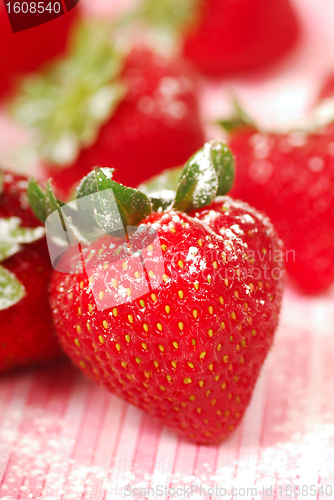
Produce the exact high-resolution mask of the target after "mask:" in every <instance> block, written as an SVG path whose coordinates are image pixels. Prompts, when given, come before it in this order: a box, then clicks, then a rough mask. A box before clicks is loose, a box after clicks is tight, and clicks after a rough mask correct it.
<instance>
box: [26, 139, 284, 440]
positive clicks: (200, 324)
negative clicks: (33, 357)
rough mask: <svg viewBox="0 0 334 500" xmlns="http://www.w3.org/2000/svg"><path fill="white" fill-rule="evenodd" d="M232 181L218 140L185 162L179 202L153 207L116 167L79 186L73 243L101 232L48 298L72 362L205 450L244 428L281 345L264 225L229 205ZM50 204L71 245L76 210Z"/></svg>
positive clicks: (36, 203)
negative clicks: (274, 349) (267, 365)
mask: <svg viewBox="0 0 334 500" xmlns="http://www.w3.org/2000/svg"><path fill="white" fill-rule="evenodd" d="M233 175H234V174H233V157H232V155H231V153H230V151H229V150H228V148H227V147H226V146H225V145H224V144H222V143H219V142H211V143H207V144H205V146H204V147H203V149H201V150H200V151H198V152H197V153H196V154H195V155H194V156H193V157H192V158H191V159H190V160H189V161H188V162H187V164H186V166H185V169H184V172H183V174H182V177H181V179H180V183H179V185H178V187H177V191H176V193H175V192H172V191H166V190H165V191H163V192H162V193H151V194H150V195H149V196H150V198H149V197H148V196H146V195H144V194H143V193H141V192H140V191H137V190H134V189H130V188H126V187H124V186H122V185H119V184H117V183H116V182H114V181H113V180H112V179H111V170H110V169H95V171H93V172H92V173H90V174H89V175H88V176H87V177H86V178H84V180H83V181H82V183H81V184H80V186H79V189H78V191H77V200H76V202H75V203H76V210H74V212H73V214H76V215H77V214H78V213H80V211H82V213H83V224H82V228H80V224H78V225H77V230H76V234H78V232H79V233H80V231H81V234H84V232H85V234H86V235H87V234H88V232H87V227H86V226H85V224H86V223H87V221H88V220H89V218H91V220H92V221H93V219H94V217H93V214H95V224H96V223H97V224H98V225H99V228H100V235H99V236H98V237H97V238H96V239H94V240H93V241H91V242H86V244H85V243H80V245H79V248H80V251H75V252H74V253H73V249H74V248H75V247H72V252H70V254H69V256H68V257H66V253H65V254H63V257H62V259H61V260H59V259H58V261H57V262H58V264H57V266H56V267H57V269H58V270H57V271H55V272H54V274H53V277H52V282H51V288H50V297H51V307H52V311H53V317H54V323H55V327H56V330H57V333H58V336H59V339H60V341H61V343H62V346H63V348H64V349H65V351H66V352H67V354H68V355H69V356H70V358H71V359H72V360H73V361H74V363H75V364H76V365H77V366H78V367H79V368H80V369H81V370H82V371H83V372H84V373H85V374H86V375H88V376H89V377H90V378H91V379H92V380H94V381H95V382H97V383H98V384H100V385H102V386H103V387H105V388H106V389H108V390H110V391H112V392H113V393H114V394H116V395H118V396H119V397H121V398H124V399H125V400H126V401H128V402H130V403H132V404H134V405H136V406H138V407H139V408H142V409H143V410H144V411H146V412H148V413H149V414H150V415H152V416H153V417H156V418H158V419H159V420H160V421H161V422H162V423H164V424H166V425H167V426H169V427H171V428H172V429H174V430H175V431H176V432H178V433H179V434H180V435H181V436H184V437H186V438H188V439H191V440H192V441H195V442H198V443H213V442H216V441H219V440H221V439H223V438H224V437H225V436H227V435H228V434H229V433H230V432H231V431H232V430H233V429H234V428H235V427H236V426H237V425H238V423H239V421H240V419H241V417H242V415H243V413H244V411H245V409H246V407H247V405H248V403H249V401H250V398H251V394H252V391H253V389H254V385H255V382H256V380H257V378H258V375H259V372H260V369H261V366H262V364H263V361H264V359H265V357H266V355H267V353H268V350H269V348H270V346H271V345H272V341H273V336H274V332H275V329H276V326H277V323H278V316H279V310H280V304H281V297H282V292H283V288H284V270H283V269H284V264H283V262H282V259H280V254H281V253H282V248H281V243H280V241H279V240H278V238H277V236H276V233H275V230H274V228H273V226H272V225H271V223H270V221H269V219H268V218H267V217H265V216H263V215H261V214H260V213H258V212H257V211H256V210H255V209H253V208H251V207H250V206H249V205H247V204H245V203H243V202H239V201H234V200H232V199H231V198H229V197H228V196H225V195H226V193H227V192H228V190H229V189H230V187H231V185H232V182H233ZM34 189H36V185H35V184H34V182H33V181H32V183H31V190H32V191H33V190H34ZM39 193H40V191H39ZM216 195H218V196H217V197H216ZM173 198H174V200H173ZM31 199H32V206H33V207H34V209H35V210H38V211H39V213H40V214H43V213H44V217H45V215H46V214H47V213H50V204H49V200H48V199H47V197H46V196H44V200H43V194H42V195H40V194H39V196H36V197H35V199H33V196H31ZM41 200H42V201H41ZM52 203H53V207H54V208H57V209H58V211H60V212H61V213H62V217H61V218H62V220H63V221H64V223H65V224H66V228H67V236H66V239H67V240H69V239H71V237H72V236H71V230H72V229H71V227H72V228H73V219H72V222H71V224H69V223H68V222H69V221H68V222H65V221H66V217H67V216H68V215H69V213H70V212H68V213H66V211H65V207H63V208H62V209H61V208H60V206H59V205H58V206H57V203H56V202H55V199H54V200H53V202H52ZM73 203H74V202H72V203H71V204H69V205H68V210H70V211H71V210H72V209H73V208H74V205H73ZM41 205H42V206H41ZM117 209H118V211H119V215H118V217H116V214H117ZM54 215H56V217H58V214H57V212H56V213H55V214H52V215H51V218H50V217H49V219H48V220H47V226H48V224H49V221H50V219H52V218H53V217H54ZM42 219H43V217H42ZM50 224H51V226H50V227H56V221H55V219H53V220H52V221H51V222H50ZM123 226H124V229H122V227H123ZM58 227H61V225H60V226H58ZM92 227H93V224H92ZM91 231H93V229H91ZM103 232H104V234H102V233H103ZM60 234H61V231H60V232H59V233H55V234H53V235H52V233H51V232H50V238H51V239H52V236H54V238H55V240H57V239H58V240H59V237H60ZM63 238H64V241H65V237H64V236H63Z"/></svg>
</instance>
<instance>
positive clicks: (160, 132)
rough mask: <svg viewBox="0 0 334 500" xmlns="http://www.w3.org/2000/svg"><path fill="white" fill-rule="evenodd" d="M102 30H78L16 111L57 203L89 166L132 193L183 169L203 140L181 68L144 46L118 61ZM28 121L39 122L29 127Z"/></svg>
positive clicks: (192, 91) (186, 71) (187, 72)
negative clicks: (108, 172)
mask: <svg viewBox="0 0 334 500" xmlns="http://www.w3.org/2000/svg"><path fill="white" fill-rule="evenodd" d="M102 28H103V25H102V27H101V26H99V25H95V24H94V25H92V26H90V27H89V26H85V27H82V28H81V31H79V32H78V38H77V40H76V44H75V47H74V48H73V50H72V56H71V58H69V60H67V61H66V60H65V61H63V62H62V63H61V65H60V66H56V67H55V68H54V72H53V73H52V74H51V75H49V77H46V78H45V79H44V80H43V79H41V80H40V81H39V82H38V83H36V82H32V85H31V87H29V88H28V89H27V93H26V97H27V100H25V99H24V101H23V102H24V104H23V106H21V108H20V113H19V115H20V118H22V120H23V121H24V122H26V123H28V125H32V126H33V127H35V129H36V130H37V132H38V134H39V138H40V139H41V144H40V148H39V151H38V152H39V154H40V157H41V158H42V159H44V166H45V176H46V177H47V178H48V177H50V176H51V177H52V178H53V186H54V187H55V188H56V189H57V192H58V193H60V194H62V196H63V197H66V196H67V195H68V193H69V191H70V190H71V187H72V186H73V184H74V183H76V182H78V181H79V180H80V179H81V178H82V177H83V176H84V175H86V174H87V173H88V172H89V171H90V170H91V169H92V168H93V166H95V165H99V166H102V167H103V166H105V165H109V166H111V167H113V168H114V169H115V173H114V177H115V179H116V180H117V181H118V182H121V183H123V184H126V185H129V186H137V185H138V184H139V183H140V182H142V181H144V180H145V179H147V178H149V177H151V176H152V175H154V174H156V173H158V172H159V171H161V170H162V169H164V168H169V167H173V166H175V165H179V164H182V163H184V162H185V161H186V160H187V158H189V156H190V155H191V154H193V153H194V151H196V150H197V149H198V148H199V147H200V146H201V145H202V144H203V141H204V133H203V129H202V125H201V122H200V117H199V111H198V105H197V95H196V84H195V82H194V75H193V73H192V71H191V69H190V67H189V65H188V63H187V62H185V61H184V60H182V59H180V58H168V57H166V56H163V55H160V54H158V53H155V52H154V51H152V50H151V49H148V48H146V47H140V48H139V47H138V48H135V49H133V50H132V51H130V53H128V54H126V55H124V54H122V55H120V54H118V53H116V52H115V48H114V45H113V44H112V43H111V41H110V28H109V27H107V28H106V29H105V30H103V29H102ZM64 75H65V76H64ZM41 89H42V91H41ZM46 100H49V101H50V106H49V112H48V114H45V112H42V113H41V111H42V108H43V110H44V109H45V102H46ZM32 104H33V106H35V108H32V107H31V105H32ZM26 105H27V106H28V108H29V110H27V108H26ZM33 109H35V110H36V112H35V113H32V110H33ZM32 115H34V116H37V117H42V118H41V119H38V120H37V122H34V123H32V122H31V121H30V120H31V116H32ZM64 151H65V152H68V155H67V156H66V155H65V156H64Z"/></svg>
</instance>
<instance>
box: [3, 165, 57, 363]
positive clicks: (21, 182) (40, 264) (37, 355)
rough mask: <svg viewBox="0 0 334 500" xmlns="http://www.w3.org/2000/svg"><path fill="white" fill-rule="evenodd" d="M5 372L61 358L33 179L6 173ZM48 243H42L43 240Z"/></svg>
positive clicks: (49, 266) (4, 256)
mask: <svg viewBox="0 0 334 500" xmlns="http://www.w3.org/2000/svg"><path fill="white" fill-rule="evenodd" d="M1 179H2V181H3V182H2V183H1V185H2V194H1V196H0V235H1V238H0V240H1V241H0V262H1V264H0V324H1V330H0V372H3V371H6V370H8V369H10V368H13V367H18V366H23V365H27V364H31V363H36V362H43V361H48V360H51V359H53V358H55V357H56V356H58V355H59V354H60V346H59V344H58V342H57V340H56V337H55V336H54V334H53V327H52V317H51V311H50V306H49V304H48V294H47V287H48V283H49V279H50V276H51V269H52V268H51V265H50V259H49V257H48V254H47V248H46V244H45V239H44V238H43V236H44V229H43V227H41V224H40V222H39V221H38V220H37V219H36V217H35V216H34V214H33V212H32V210H31V209H30V207H29V204H28V198H27V193H26V189H27V186H28V182H27V179H26V178H25V177H22V176H18V175H14V174H11V173H9V172H5V173H4V174H1ZM41 238H42V239H41Z"/></svg>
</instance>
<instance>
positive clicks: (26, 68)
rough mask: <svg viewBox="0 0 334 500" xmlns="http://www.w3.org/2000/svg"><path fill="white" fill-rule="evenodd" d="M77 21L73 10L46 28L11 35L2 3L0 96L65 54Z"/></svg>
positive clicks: (41, 27)
mask: <svg viewBox="0 0 334 500" xmlns="http://www.w3.org/2000/svg"><path fill="white" fill-rule="evenodd" d="M77 17H78V8H74V9H72V10H71V11H69V12H68V13H67V14H64V15H63V16H60V17H58V18H57V19H54V20H53V21H50V22H49V23H47V24H46V25H42V26H36V27H34V28H30V29H27V30H24V31H20V32H18V33H13V32H12V29H11V26H10V23H9V19H8V16H7V13H6V10H5V5H4V2H1V3H0V47H1V58H0V75H1V79H0V96H3V95H4V94H7V93H9V92H10V91H11V90H12V89H13V87H15V84H16V83H17V82H18V80H19V78H21V77H22V76H24V75H26V74H27V73H31V72H33V71H36V70H37V69H38V68H39V67H40V66H41V65H43V64H45V63H46V62H48V61H50V60H52V59H55V58H56V57H59V56H62V55H63V54H64V53H65V51H66V48H67V44H68V40H69V35H70V31H71V28H72V26H73V25H74V23H75V21H76V19H77Z"/></svg>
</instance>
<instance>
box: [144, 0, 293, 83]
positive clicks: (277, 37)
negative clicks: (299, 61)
mask: <svg viewBox="0 0 334 500" xmlns="http://www.w3.org/2000/svg"><path fill="white" fill-rule="evenodd" d="M144 19H146V20H148V21H149V22H150V23H151V24H156V25H159V26H160V29H161V28H164V27H166V26H167V27H169V28H172V30H173V31H176V32H177V33H178V34H179V35H180V33H181V34H182V35H183V36H181V38H183V40H182V41H181V43H182V44H183V52H184V55H185V56H186V57H188V58H189V59H191V60H192V61H193V62H194V63H195V64H196V66H197V67H198V68H199V69H200V70H201V71H202V72H203V73H205V74H207V75H209V76H221V75H227V74H231V73H237V72H242V71H249V70H254V69H258V68H262V67H264V66H267V65H268V64H271V63H273V62H275V61H277V60H278V59H280V58H281V57H282V56H284V55H285V54H286V53H287V52H288V51H289V50H290V49H291V48H292V47H293V45H294V44H295V43H296V41H297V39H298V37H299V23H298V21H297V17H296V15H295V12H294V10H293V8H292V5H291V2H290V0H270V1H268V0H187V1H186V0H185V1H184V2H182V6H181V5H180V2H178V1H177V0H161V1H160V2H156V1H155V0H145V1H144Z"/></svg>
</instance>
